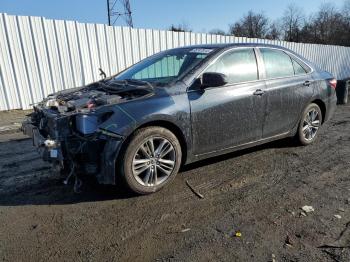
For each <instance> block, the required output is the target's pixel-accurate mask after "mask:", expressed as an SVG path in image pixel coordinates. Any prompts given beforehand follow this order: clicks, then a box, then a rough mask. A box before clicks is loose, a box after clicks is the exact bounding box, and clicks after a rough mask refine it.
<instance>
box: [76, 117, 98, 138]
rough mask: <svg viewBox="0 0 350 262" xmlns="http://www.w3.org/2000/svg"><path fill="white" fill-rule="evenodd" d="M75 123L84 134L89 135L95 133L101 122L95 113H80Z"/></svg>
mask: <svg viewBox="0 0 350 262" xmlns="http://www.w3.org/2000/svg"><path fill="white" fill-rule="evenodd" d="M75 124H76V128H77V130H78V131H79V132H80V133H82V134H84V135H89V134H92V133H94V132H95V131H96V130H97V126H98V124H99V121H98V117H97V116H95V115H85V114H80V115H77V116H76V118H75Z"/></svg>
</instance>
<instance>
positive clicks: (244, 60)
mask: <svg viewBox="0 0 350 262" xmlns="http://www.w3.org/2000/svg"><path fill="white" fill-rule="evenodd" d="M206 72H214V73H222V74H225V75H226V76H227V80H228V82H229V83H231V84H233V83H240V82H247V81H254V80H258V68H257V63H256V57H255V52H254V50H253V49H252V48H249V49H238V50H234V51H231V52H228V53H226V54H224V55H222V56H221V57H219V59H218V60H216V61H215V62H214V64H212V65H210V66H209V67H208V68H207V70H206Z"/></svg>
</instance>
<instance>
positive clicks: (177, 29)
mask: <svg viewBox="0 0 350 262" xmlns="http://www.w3.org/2000/svg"><path fill="white" fill-rule="evenodd" d="M168 30H169V31H174V32H192V30H191V29H190V28H189V26H188V25H187V24H186V23H182V24H178V25H174V24H172V25H171V26H170V27H169V29H168Z"/></svg>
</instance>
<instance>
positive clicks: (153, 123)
mask: <svg viewBox="0 0 350 262" xmlns="http://www.w3.org/2000/svg"><path fill="white" fill-rule="evenodd" d="M149 126H159V127H163V128H166V129H168V130H169V131H171V132H172V133H173V134H174V135H175V136H176V138H177V139H178V140H179V143H180V146H181V152H182V159H181V163H182V164H184V163H185V162H186V158H187V143H186V140H185V137H184V135H183V133H182V131H181V129H180V128H179V127H178V126H177V125H175V124H173V123H171V122H168V121H164V120H159V121H158V120H157V121H151V122H147V123H146V124H143V125H141V126H139V127H138V128H137V129H135V130H134V132H133V133H135V131H136V130H139V129H141V128H145V127H149ZM133 133H132V134H133ZM132 134H130V136H131V135H132ZM130 136H129V137H130Z"/></svg>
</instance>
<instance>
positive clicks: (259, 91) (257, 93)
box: [253, 89, 265, 96]
mask: <svg viewBox="0 0 350 262" xmlns="http://www.w3.org/2000/svg"><path fill="white" fill-rule="evenodd" d="M263 94H265V91H263V90H261V89H257V90H255V92H254V93H253V95H255V96H262V95H263Z"/></svg>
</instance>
